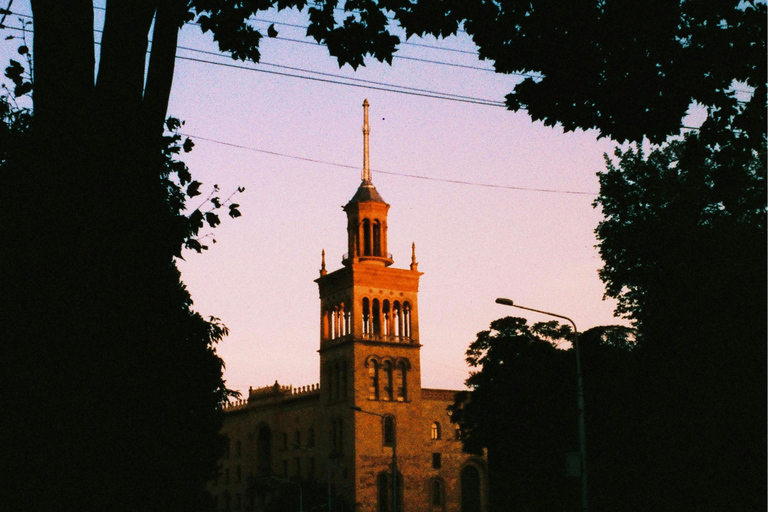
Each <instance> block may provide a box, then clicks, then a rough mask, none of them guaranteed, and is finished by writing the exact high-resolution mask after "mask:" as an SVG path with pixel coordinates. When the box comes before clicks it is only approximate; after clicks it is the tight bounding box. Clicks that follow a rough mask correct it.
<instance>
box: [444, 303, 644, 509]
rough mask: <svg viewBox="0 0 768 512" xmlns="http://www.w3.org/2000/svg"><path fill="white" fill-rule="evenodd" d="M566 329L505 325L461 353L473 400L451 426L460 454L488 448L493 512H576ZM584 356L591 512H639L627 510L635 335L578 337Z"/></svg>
mask: <svg viewBox="0 0 768 512" xmlns="http://www.w3.org/2000/svg"><path fill="white" fill-rule="evenodd" d="M571 336H572V332H571V330H570V328H569V327H568V326H564V325H560V324H558V323H557V322H543V323H537V324H534V325H532V326H529V325H528V324H527V322H526V320H525V319H523V318H516V317H506V318H501V319H498V320H495V321H493V322H492V323H491V330H490V331H482V332H480V333H478V335H477V340H475V341H474V342H473V343H472V344H471V345H470V346H469V348H468V350H467V362H468V363H469V364H470V366H472V367H474V368H479V370H478V371H476V372H473V373H472V374H471V376H470V378H469V379H468V380H467V385H468V386H469V388H470V391H468V392H463V393H460V394H458V395H457V397H456V400H455V402H454V404H453V405H452V406H451V407H450V410H451V421H453V422H455V423H458V425H459V426H460V428H461V437H462V442H463V443H464V449H465V450H467V451H470V452H475V453H479V452H481V451H482V450H483V449H487V454H488V465H489V477H490V484H491V486H490V491H491V504H492V506H493V508H492V510H509V509H512V508H514V509H515V510H526V511H536V510H542V511H545V510H578V509H579V507H580V502H581V500H580V484H579V481H578V479H573V478H569V477H567V476H566V474H565V467H566V454H567V453H571V452H577V451H578V440H577V424H578V420H577V418H578V411H577V406H576V403H577V402H576V361H575V357H574V354H573V351H572V350H571V349H568V350H563V349H560V348H558V345H559V344H562V343H563V342H567V341H569V340H570V338H571ZM579 339H580V346H581V349H582V352H581V358H582V362H583V370H584V388H585V397H586V398H585V400H586V422H587V446H588V451H587V460H588V467H589V473H590V482H591V484H590V509H591V510H606V511H608V510H641V509H633V508H632V507H631V505H629V506H628V505H627V504H626V499H622V498H626V497H627V495H628V488H627V482H628V481H631V477H632V476H633V475H632V473H631V472H630V471H628V469H627V467H628V466H629V465H628V464H627V462H628V461H629V460H631V459H629V458H628V457H629V456H630V455H631V453H632V452H630V451H628V450H627V442H626V438H625V434H626V429H627V428H628V427H631V425H632V424H633V421H634V415H632V414H629V413H630V412H631V411H633V408H634V402H633V400H632V388H633V383H634V382H633V380H634V379H633V376H634V371H633V368H634V357H633V355H634V347H635V345H634V331H633V330H632V329H630V328H627V327H623V326H601V327H595V328H593V329H590V330H588V331H586V332H584V333H582V334H581V335H580V336H579Z"/></svg>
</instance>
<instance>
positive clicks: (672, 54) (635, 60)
mask: <svg viewBox="0 0 768 512" xmlns="http://www.w3.org/2000/svg"><path fill="white" fill-rule="evenodd" d="M390 4H394V5H393V8H394V9H395V10H396V12H397V18H398V20H399V21H400V23H401V24H402V25H403V27H404V28H405V29H406V32H407V34H408V35H411V34H417V35H423V34H425V33H426V34H431V35H434V36H436V37H446V36H448V35H451V34H456V33H457V31H458V30H459V29H462V28H463V30H465V31H466V33H467V34H468V35H469V36H470V37H471V38H472V40H473V41H474V42H475V43H476V44H477V46H478V51H479V54H480V57H481V58H483V59H488V60H492V61H493V63H494V66H495V68H496V71H497V72H499V73H516V72H518V73H523V74H525V75H526V76H527V78H526V79H525V80H524V81H523V82H522V83H520V84H519V85H517V86H516V87H515V89H514V91H513V92H512V93H510V94H509V95H508V96H507V106H508V108H509V109H511V110H514V111H517V110H521V109H525V110H527V111H528V113H529V114H530V115H531V117H532V118H533V119H534V120H541V121H543V122H544V123H545V124H546V125H551V126H552V125H556V124H558V123H559V124H561V125H562V126H563V128H564V129H565V130H566V131H569V130H574V129H577V128H581V129H589V128H595V129H597V130H599V132H600V134H601V136H606V137H610V138H613V139H615V140H618V141H624V140H630V141H641V140H642V139H643V138H644V137H647V138H648V139H650V140H651V141H653V142H657V143H658V142H663V141H664V140H665V139H666V137H667V136H668V135H677V134H678V133H679V132H680V129H681V127H682V126H681V125H682V123H681V121H682V119H683V117H684V116H685V115H686V112H687V110H688V107H689V106H690V105H691V103H692V102H696V103H698V104H700V105H703V106H705V107H707V109H708V110H709V114H710V122H716V118H717V117H718V116H719V115H721V114H722V113H723V112H727V113H731V112H733V111H735V110H742V111H743V112H744V113H745V114H746V116H745V117H748V118H750V123H751V124H752V126H753V127H756V129H758V130H762V131H764V128H765V87H766V84H765V77H766V62H765V51H766V49H765V40H766V37H765V13H766V5H765V2H759V1H747V2H742V1H739V0H731V1H727V2H723V1H720V0H692V1H680V2H661V1H654V2H644V3H643V4H642V5H640V4H637V3H636V2H628V1H623V0H606V1H577V2H550V1H546V0H532V1H529V2H517V1H515V0H469V1H466V0H439V1H438V0H424V1H418V2H410V1H407V0H395V1H392V2H387V3H386V5H390ZM749 88H754V94H753V95H752V98H751V99H750V101H749V104H748V105H747V106H745V107H744V106H739V104H738V102H739V95H738V94H737V90H738V89H749ZM705 125H706V123H705ZM758 143H759V141H758Z"/></svg>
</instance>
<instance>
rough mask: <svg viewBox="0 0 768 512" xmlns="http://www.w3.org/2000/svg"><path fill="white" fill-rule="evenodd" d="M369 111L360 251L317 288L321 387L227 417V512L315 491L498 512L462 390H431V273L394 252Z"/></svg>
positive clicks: (275, 397) (261, 395) (377, 504)
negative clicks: (490, 501) (374, 169)
mask: <svg viewBox="0 0 768 512" xmlns="http://www.w3.org/2000/svg"><path fill="white" fill-rule="evenodd" d="M363 107H364V124H363V134H364V136H363V140H364V159H363V161H364V163H363V175H362V183H361V184H360V186H359V188H358V189H357V191H356V192H355V194H354V196H353V197H352V199H351V200H350V201H349V202H348V203H347V205H346V206H344V211H345V212H346V215H347V249H348V252H347V254H345V255H344V257H343V259H342V267H341V268H340V269H338V270H335V271H333V272H328V271H327V270H326V265H325V253H323V258H322V265H321V269H320V277H319V278H318V279H317V280H316V282H317V284H318V287H319V292H320V349H319V354H320V383H319V384H318V385H313V386H308V387H302V388H293V387H291V386H282V385H280V384H278V382H275V384H274V385H273V386H268V387H264V388H258V389H250V390H249V393H248V397H247V399H244V400H242V401H240V402H239V403H236V404H234V405H232V406H230V407H229V408H228V409H227V410H226V416H225V423H224V428H223V433H224V434H226V435H227V437H228V438H229V449H228V452H227V454H226V456H225V458H224V459H223V460H222V461H221V467H220V474H219V478H218V479H217V480H216V481H214V482H211V483H210V485H209V491H210V492H211V494H212V495H213V496H214V498H215V500H216V501H217V504H218V505H217V506H218V509H219V510H221V511H225V512H229V511H241V510H242V511H258V510H269V509H270V503H272V509H274V508H275V505H274V503H277V502H278V500H279V499H281V497H284V495H286V494H290V493H293V495H294V496H295V495H296V494H299V492H300V491H301V493H302V496H303V495H304V493H307V494H309V487H310V485H311V483H312V482H314V484H313V485H314V488H318V487H322V488H324V489H327V502H326V500H325V499H323V506H322V507H320V506H317V505H315V507H316V509H317V510H320V509H323V510H328V507H329V506H330V507H331V510H333V511H336V510H339V511H341V510H345V511H355V512H358V511H359V512H388V511H391V510H393V509H396V510H397V512H421V511H424V512H427V511H443V512H448V511H455V512H482V511H484V510H486V496H487V469H486V467H487V466H486V463H485V460H484V459H483V458H482V457H476V456H471V455H468V454H465V453H462V447H461V442H460V441H459V439H458V431H456V429H455V428H454V426H453V425H452V424H451V422H450V417H449V415H448V412H447V409H446V407H447V406H448V405H449V404H452V403H453V400H454V394H455V393H456V391H452V390H444V389H425V388H422V387H421V364H420V348H421V344H420V338H419V304H418V289H419V278H420V276H421V274H422V273H421V272H419V270H418V264H417V262H416V254H415V247H414V248H413V250H412V254H411V263H410V266H409V268H407V269H401V268H395V267H393V266H392V265H393V263H394V260H393V258H392V255H391V254H390V253H388V252H387V228H388V226H387V212H388V210H389V205H388V204H387V203H386V202H385V201H384V199H382V197H381V195H380V194H379V193H378V191H377V190H376V188H375V187H374V186H373V183H372V181H371V173H370V167H369V158H368V139H369V125H368V102H367V100H366V102H365V103H364V104H363ZM355 408H356V409H357V410H356V409H355ZM395 451H396V467H397V470H398V471H397V473H398V477H397V478H396V479H394V478H392V475H393V471H392V467H393V459H394V453H393V452H395ZM289 479H290V481H292V482H293V483H289ZM394 496H398V498H397V503H394V501H395V500H394V499H393V498H394ZM305 510H309V508H308V507H307V508H305Z"/></svg>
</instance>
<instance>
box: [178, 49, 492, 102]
mask: <svg viewBox="0 0 768 512" xmlns="http://www.w3.org/2000/svg"><path fill="white" fill-rule="evenodd" d="M176 58H177V59H179V60H186V61H190V62H199V63H203V64H210V65H214V66H222V67H227V68H233V69H242V70H246V71H254V72H257V73H267V74H270V75H278V76H285V77H291V78H301V79H304V80H312V81H315V82H323V83H329V84H336V85H346V86H348V87H359V88H361V89H370V90H374V91H386V92H394V93H397V94H407V95H409V96H420V97H423V98H433V99H439V100H447V101H458V102H460V103H471V104H474V105H485V106H489V107H504V106H505V105H504V103H502V102H500V101H495V100H488V99H483V98H473V97H470V96H459V95H454V94H451V93H441V92H439V91H427V90H424V92H415V91H411V90H406V89H407V88H406V87H405V86H399V85H394V84H391V85H389V86H388V87H384V86H377V85H373V84H371V85H369V84H361V83H354V82H343V81H340V80H332V79H330V78H318V77H313V76H301V75H295V74H292V73H284V72H282V71H271V70H268V69H258V68H253V67H250V66H244V65H241V64H232V63H224V62H215V61H211V60H205V59H196V58H194V57H183V56H179V55H177V56H176ZM339 78H341V79H343V80H348V79H347V78H346V77H339ZM392 87H400V89H392Z"/></svg>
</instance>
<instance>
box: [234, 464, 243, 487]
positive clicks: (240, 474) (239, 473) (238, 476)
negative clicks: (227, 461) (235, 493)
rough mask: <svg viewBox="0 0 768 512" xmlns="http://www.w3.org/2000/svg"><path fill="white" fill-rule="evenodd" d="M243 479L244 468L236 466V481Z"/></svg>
mask: <svg viewBox="0 0 768 512" xmlns="http://www.w3.org/2000/svg"><path fill="white" fill-rule="evenodd" d="M242 481H243V468H241V467H240V466H237V467H236V468H235V482H237V483H240V482H242Z"/></svg>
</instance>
